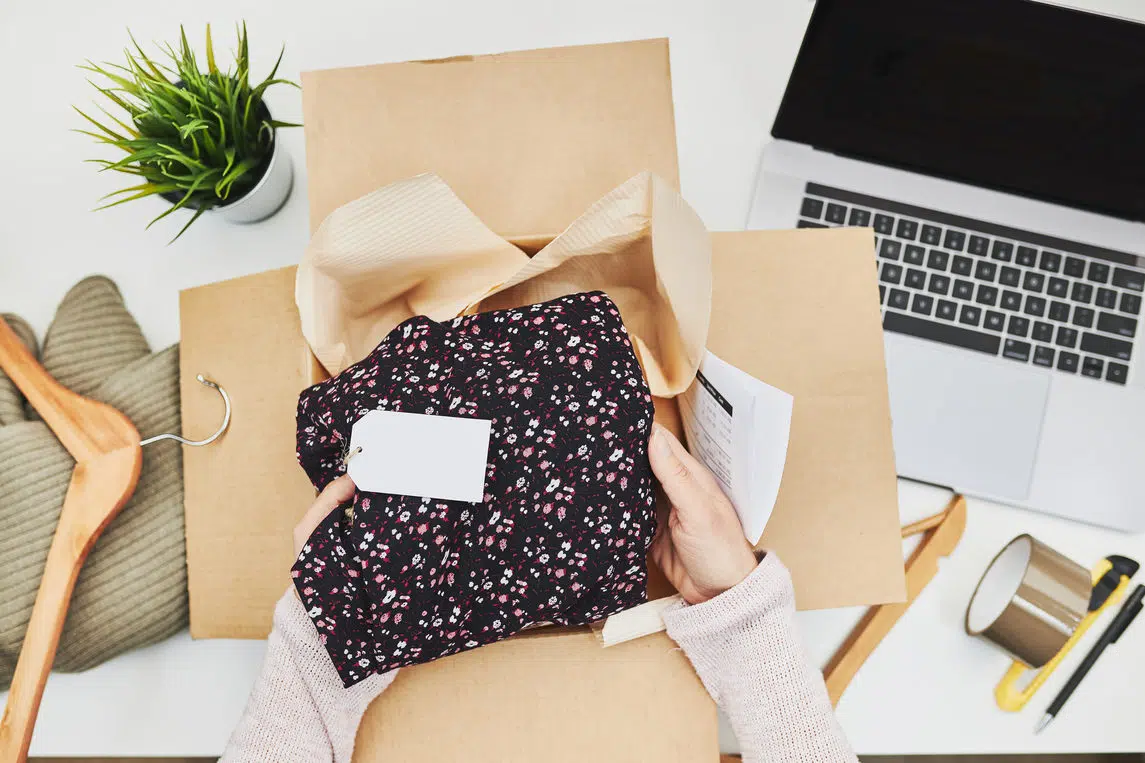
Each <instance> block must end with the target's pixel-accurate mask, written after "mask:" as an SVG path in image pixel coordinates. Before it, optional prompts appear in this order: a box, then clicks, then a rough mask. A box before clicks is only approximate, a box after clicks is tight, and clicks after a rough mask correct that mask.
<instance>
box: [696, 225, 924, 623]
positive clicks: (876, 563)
mask: <svg viewBox="0 0 1145 763" xmlns="http://www.w3.org/2000/svg"><path fill="white" fill-rule="evenodd" d="M873 261H874V240H873V238H872V233H871V231H870V230H869V229H859V228H852V229H837V230H830V231H746V232H737V233H715V234H712V282H713V289H712V323H711V329H710V331H709V333H708V349H709V350H711V351H712V352H714V353H715V354H716V355H718V356H719V357H721V358H723V359H724V360H726V361H727V362H729V363H731V364H733V365H735V366H737V367H739V368H741V369H743V370H744V371H746V372H748V373H749V374H751V375H752V376H755V377H756V378H758V379H762V380H763V381H765V382H767V383H768V384H772V385H774V386H776V387H779V388H780V389H782V390H784V391H785V392H788V393H790V394H792V395H793V396H794V397H795V408H794V411H793V413H792V419H791V442H790V444H789V446H788V450H787V465H786V467H785V469H784V472H783V482H782V484H781V485H780V488H779V497H778V499H777V500H776V504H775V510H774V511H773V513H772V515H771V519H770V520H769V521H768V523H767V527H766V529H765V530H764V532H763V537H762V538H761V539H760V542H759V547H760V548H767V549H774V550H775V551H776V552H777V553H778V554H779V556H780V557H781V558H782V559H783V562H784V563H785V564H786V565H787V567H788V568H789V569H790V570H791V576H792V578H793V580H794V581H795V599H796V603H797V606H798V607H799V608H800V609H825V608H828V607H842V606H851V605H856V604H880V603H885V602H894V601H904V600H905V598H906V582H905V578H904V576H903V564H902V541H901V539H900V537H899V513H898V480H897V478H896V475H895V462H894V448H893V445H892V442H891V418H890V401H889V399H888V396H887V374H886V363H885V361H884V358H883V336H882V318H881V316H880V314H879V300H878V283H877V280H876V271H875V268H874V267H873V266H872V263H873Z"/></svg>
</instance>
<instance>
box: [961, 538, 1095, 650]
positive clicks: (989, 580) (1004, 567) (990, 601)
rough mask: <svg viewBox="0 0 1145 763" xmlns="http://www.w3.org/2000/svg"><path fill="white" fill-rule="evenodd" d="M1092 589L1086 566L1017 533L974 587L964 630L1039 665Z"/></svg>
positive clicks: (1064, 636) (1083, 608)
mask: <svg viewBox="0 0 1145 763" xmlns="http://www.w3.org/2000/svg"><path fill="white" fill-rule="evenodd" d="M1092 587H1093V586H1092V578H1091V575H1090V572H1089V570H1087V569H1086V568H1085V567H1082V566H1081V565H1079V564H1077V563H1076V562H1074V561H1073V560H1071V559H1069V558H1067V557H1065V556H1063V555H1062V554H1060V553H1058V552H1057V551H1055V550H1054V549H1052V548H1050V547H1049V546H1047V545H1045V544H1044V543H1041V542H1039V541H1038V540H1037V539H1035V538H1033V537H1032V536H1030V535H1019V536H1018V537H1017V538H1014V539H1013V540H1012V541H1010V542H1009V543H1008V544H1006V547H1005V548H1003V549H1002V550H1001V551H1000V552H998V555H997V556H995V557H994V559H993V561H991V562H990V566H989V567H987V569H986V572H985V573H984V574H983V575H982V579H981V580H980V581H979V583H978V586H977V587H976V588H975V589H974V595H973V596H972V597H971V598H970V605H969V606H968V607H967V608H966V623H965V625H966V632H967V633H969V634H970V635H972V636H982V637H983V638H985V639H987V640H988V641H990V642H992V643H994V644H995V645H997V646H999V647H1001V648H1002V649H1004V650H1005V651H1006V652H1008V653H1009V654H1010V655H1012V656H1013V657H1014V658H1016V659H1018V660H1020V661H1021V662H1022V663H1024V664H1025V665H1027V666H1028V667H1031V668H1040V667H1042V666H1043V665H1045V664H1046V663H1047V662H1049V661H1050V659H1051V658H1052V657H1053V656H1054V655H1055V654H1057V653H1058V652H1059V651H1060V650H1061V648H1062V647H1063V646H1065V643H1066V641H1068V640H1069V637H1070V636H1071V635H1072V634H1073V632H1074V630H1075V629H1076V628H1077V626H1078V624H1079V623H1080V622H1081V620H1082V618H1083V617H1085V615H1086V612H1087V611H1088V609H1089V597H1090V593H1091V591H1092Z"/></svg>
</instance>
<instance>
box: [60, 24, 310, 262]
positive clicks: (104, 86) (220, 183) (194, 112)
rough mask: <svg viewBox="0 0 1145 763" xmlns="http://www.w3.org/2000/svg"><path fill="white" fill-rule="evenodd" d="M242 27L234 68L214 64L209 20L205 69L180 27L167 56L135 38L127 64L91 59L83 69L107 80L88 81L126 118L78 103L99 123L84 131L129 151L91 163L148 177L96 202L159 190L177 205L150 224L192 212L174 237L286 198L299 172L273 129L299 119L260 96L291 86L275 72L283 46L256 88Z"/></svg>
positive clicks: (250, 215)
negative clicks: (277, 115)
mask: <svg viewBox="0 0 1145 763" xmlns="http://www.w3.org/2000/svg"><path fill="white" fill-rule="evenodd" d="M236 34H237V37H238V49H237V50H236V51H235V55H234V68H233V69H232V70H228V71H223V70H221V69H220V68H219V67H218V65H217V64H216V62H215V51H214V46H213V44H212V41H211V28H210V26H209V25H208V26H207V35H206V39H207V42H206V59H207V69H206V71H201V70H200V69H199V65H198V63H197V62H196V60H195V54H194V52H193V51H192V50H191V46H190V44H188V42H187V35H186V33H185V32H184V31H183V28H182V27H180V28H179V38H180V41H179V49H178V51H176V50H175V49H173V48H172V47H171V46H170V45H163V46H161V47H160V50H161V52H162V53H163V54H164V55H163V56H162V57H161V59H160V60H159V61H156V60H153V59H152V58H151V57H150V56H148V55H147V54H146V53H144V52H143V49H142V48H141V47H140V46H139V43H137V42H136V41H135V38H134V37H131V42H132V45H133V46H134V51H132V50H131V49H127V50H125V51H124V55H125V57H126V63H125V64H110V63H109V64H105V65H104V66H98V65H96V64H94V63H92V62H90V61H88V62H87V63H86V64H85V65H83V66H81V67H80V68H82V69H85V70H86V71H89V72H92V73H93V74H95V75H98V77H99V78H102V80H103V81H102V82H97V81H93V80H89V82H91V84H92V85H93V86H94V87H95V88H96V90H98V91H99V92H100V93H101V94H102V95H103V96H104V97H105V98H106V99H107V100H108V101H110V102H111V104H112V105H113V106H115V107H118V108H119V109H121V110H122V111H123V112H126V115H125V117H124V118H121V117H123V115H120V116H115V115H114V114H113V113H111V112H110V111H108V110H107V109H105V108H104V107H103V106H99V109H100V111H102V112H103V114H104V116H105V117H106V118H107V119H106V120H102V121H101V120H99V119H95V118H93V117H92V116H90V115H89V114H87V113H85V112H84V111H82V110H81V109H78V108H77V109H76V111H78V112H79V113H80V114H81V115H82V116H83V117H84V119H86V120H87V121H88V122H90V123H91V124H92V125H93V126H94V127H95V131H92V130H80V131H79V132H82V133H84V134H85V135H89V136H91V137H93V138H95V139H96V140H98V141H100V142H101V143H106V144H109V145H112V146H115V147H116V148H118V149H120V150H122V151H123V152H124V153H125V154H126V156H123V157H122V158H119V159H118V160H116V161H112V160H108V159H92V160H89V161H92V162H94V163H96V164H98V165H100V167H101V170H100V171H101V172H106V171H111V172H122V173H125V174H128V175H134V176H135V177H136V178H137V179H139V180H141V181H142V182H140V183H138V184H136V185H131V186H129V187H127V188H123V189H120V190H118V191H114V192H113V193H110V194H108V195H107V196H105V197H104V199H114V200H113V201H109V202H108V203H106V204H104V205H103V206H101V207H99V209H106V208H107V207H114V206H116V205H118V204H123V203H125V202H128V201H134V200H135V199H141V198H144V197H146V196H152V195H156V194H158V195H160V196H162V197H163V198H165V199H167V200H168V201H169V202H171V207H170V208H169V209H167V210H165V211H164V212H163V213H161V214H160V215H158V216H157V217H156V218H155V219H153V220H152V221H151V222H150V223H148V226H147V227H151V225H153V224H155V223H156V222H158V221H159V220H162V219H163V218H164V217H166V216H167V215H169V214H171V213H172V212H174V211H175V210H177V209H182V208H189V209H194V210H195V213H194V215H192V217H191V219H190V220H189V221H188V222H187V224H186V225H184V226H183V227H182V229H181V230H180V231H179V233H178V234H177V235H176V236H175V238H179V236H181V235H183V232H184V231H186V230H187V228H188V227H189V226H190V225H191V223H193V222H195V221H196V220H198V219H199V217H201V216H202V215H203V214H204V213H206V212H208V211H210V212H212V214H218V215H219V216H220V217H222V218H223V219H226V220H229V221H231V222H238V223H248V222H255V221H257V220H261V219H263V218H266V217H269V216H270V215H272V214H274V213H275V212H276V211H278V209H279V208H280V207H281V206H282V205H283V203H285V201H286V199H287V197H288V196H289V195H290V189H291V185H292V183H293V180H294V171H293V167H292V166H291V163H290V157H289V156H288V155H287V154H286V153H285V152H284V151H283V150H282V148H281V147H280V144H279V142H278V141H277V140H276V131H277V130H278V128H280V127H297V126H298V125H295V124H291V123H288V122H280V121H278V120H276V119H274V118H273V117H272V116H271V114H270V110H269V109H268V108H267V106H266V103H265V101H264V100H263V94H264V93H265V92H266V90H267V88H269V87H270V86H271V85H275V84H280V83H281V84H288V85H294V83H293V82H290V81H288V80H284V79H275V74H276V73H277V71H278V65H279V63H281V61H282V52H283V51H280V52H279V54H278V61H276V62H275V64H274V68H273V69H272V70H271V72H270V75H269V76H267V78H266V79H264V80H263V81H262V82H260V83H258V84H257V85H254V86H253V87H252V86H251V84H250V81H249V75H250V57H249V53H248V48H247V32H246V24H243V26H242V28H241V30H236ZM129 35H130V33H129ZM284 50H285V47H284ZM107 120H110V121H107ZM117 197H118V198H117ZM172 240H174V239H172Z"/></svg>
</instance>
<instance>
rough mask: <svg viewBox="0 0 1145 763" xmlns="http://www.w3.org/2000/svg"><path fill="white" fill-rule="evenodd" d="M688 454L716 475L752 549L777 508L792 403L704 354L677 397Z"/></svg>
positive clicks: (781, 395) (778, 392)
mask: <svg viewBox="0 0 1145 763" xmlns="http://www.w3.org/2000/svg"><path fill="white" fill-rule="evenodd" d="M679 403H680V415H681V417H682V418H683V423H684V434H685V436H686V437H687V439H688V450H689V451H690V452H691V453H692V455H693V456H695V457H696V458H697V459H698V460H699V461H701V462H702V463H704V464H705V465H706V466H707V467H708V468H709V469H711V471H712V473H713V474H715V475H716V480H717V481H719V483H720V486H721V487H722V488H723V490H724V493H725V494H726V495H727V496H728V498H729V499H730V500H731V502H732V505H733V506H735V510H736V513H737V514H739V518H740V522H741V523H742V524H743V531H744V535H745V536H747V539H748V540H749V541H751V543H752V544H753V545H754V544H756V543H758V542H759V538H760V536H761V535H762V534H763V528H764V527H765V526H766V525H767V520H768V519H769V518H770V517H771V511H772V509H774V508H775V499H776V497H777V496H778V495H779V484H780V482H781V481H782V479H783V467H784V464H785V463H786V461H787V443H788V440H789V439H790V436H791V411H792V408H793V405H794V398H792V396H791V395H789V394H787V393H786V392H784V391H783V390H780V389H776V388H775V387H772V386H771V385H769V384H766V383H764V382H762V381H760V380H759V379H756V378H755V377H754V376H751V375H750V374H748V373H745V372H744V371H741V370H740V369H738V368H736V367H735V366H733V365H731V364H730V363H727V362H725V361H723V360H721V359H720V358H718V357H717V356H715V355H713V354H712V353H710V352H709V353H707V355H706V356H705V358H704V360H703V362H701V364H700V370H699V372H697V374H696V380H695V381H694V382H692V385H691V386H690V387H689V388H688V389H687V390H686V391H685V392H684V394H682V395H681V396H680V397H679Z"/></svg>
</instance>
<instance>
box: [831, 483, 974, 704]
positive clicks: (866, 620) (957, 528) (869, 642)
mask: <svg viewBox="0 0 1145 763" xmlns="http://www.w3.org/2000/svg"><path fill="white" fill-rule="evenodd" d="M965 529H966V499H965V498H963V497H962V496H961V495H958V494H955V495H954V496H953V497H952V498H951V499H950V503H949V504H947V506H946V509H945V510H944V511H942V512H941V513H940V514H935V515H934V516H932V517H927V518H926V519H923V520H919V521H918V522H914V523H912V524H909V525H907V526H905V527H903V529H902V537H904V538H908V537H910V536H912V535H917V534H918V533H920V532H926V533H927V536H926V537H925V538H923V539H922V542H921V543H919V545H918V548H916V549H915V550H914V553H913V554H911V555H910V558H909V559H908V560H907V562H906V601H905V602H901V603H898V604H882V605H880V606H877V607H871V608H870V609H869V610H867V614H865V615H864V616H863V619H862V620H860V621H859V624H858V625H856V626H855V628H854V630H852V631H851V633H850V635H849V636H847V639H846V641H844V642H843V645H842V646H840V647H839V649H838V650H836V652H835V654H834V655H833V656H832V657H831V660H830V661H829V662H828V663H827V667H825V668H824V669H823V680H824V682H825V683H826V684H827V695H828V696H829V697H830V698H831V704H832V705H837V704H839V698H840V697H842V696H843V692H844V691H846V689H847V686H848V685H849V684H850V683H851V679H853V678H854V677H855V674H856V673H858V672H859V668H861V667H862V666H863V663H864V662H866V661H867V658H868V657H870V656H871V653H872V652H874V651H875V647H877V646H878V645H879V643H880V642H881V641H882V640H883V638H885V637H886V635H887V634H888V633H889V632H890V630H891V628H892V627H893V626H894V624H895V623H896V622H898V619H899V618H900V617H902V616H903V613H904V612H906V611H907V609H908V608H909V607H910V605H911V604H913V603H914V600H915V599H917V598H918V595H919V594H920V593H922V589H924V588H926V586H927V584H928V583H929V582H930V581H931V580H932V579H933V578H934V576H935V575H936V574H937V573H938V560H939V559H940V558H941V557H944V556H949V555H950V554H951V552H953V551H954V548H955V547H956V546H957V545H958V541H960V540H961V539H962V531H963V530H965Z"/></svg>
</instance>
